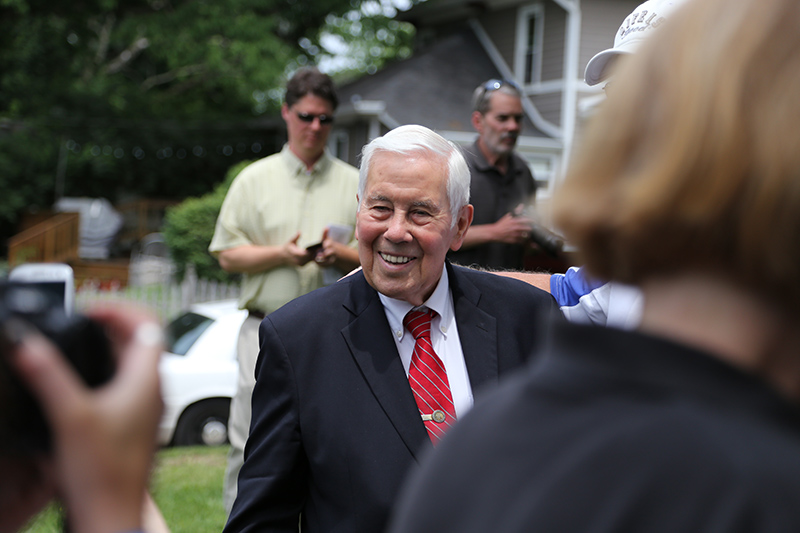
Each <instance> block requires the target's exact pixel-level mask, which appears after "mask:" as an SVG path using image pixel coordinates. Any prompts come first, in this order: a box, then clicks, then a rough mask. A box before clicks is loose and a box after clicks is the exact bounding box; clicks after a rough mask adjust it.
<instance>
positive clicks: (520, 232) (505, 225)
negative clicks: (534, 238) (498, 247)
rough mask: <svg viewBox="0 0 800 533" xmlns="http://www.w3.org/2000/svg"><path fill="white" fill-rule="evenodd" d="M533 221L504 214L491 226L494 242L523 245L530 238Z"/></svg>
mask: <svg viewBox="0 0 800 533" xmlns="http://www.w3.org/2000/svg"><path fill="white" fill-rule="evenodd" d="M532 225H533V220H531V219H530V218H528V217H526V216H524V215H514V214H512V213H506V214H505V215H504V216H503V217H502V218H501V219H500V220H498V221H497V222H495V223H494V224H492V227H493V228H492V229H493V232H494V237H495V238H494V240H495V241H497V242H503V243H506V244H524V243H525V242H527V241H528V239H529V238H530V234H531V233H530V232H531V226H532Z"/></svg>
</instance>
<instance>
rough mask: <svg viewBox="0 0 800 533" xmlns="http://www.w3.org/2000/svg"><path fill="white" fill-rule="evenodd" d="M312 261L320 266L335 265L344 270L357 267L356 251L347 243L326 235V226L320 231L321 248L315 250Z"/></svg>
mask: <svg viewBox="0 0 800 533" xmlns="http://www.w3.org/2000/svg"><path fill="white" fill-rule="evenodd" d="M314 261H315V262H316V263H317V265H319V266H320V267H329V266H334V265H335V266H337V267H339V268H340V269H342V270H344V271H349V270H352V269H353V268H356V267H358V264H359V260H358V251H357V250H355V249H353V248H351V247H350V246H348V245H347V244H344V243H341V242H339V241H335V240H333V239H331V238H330V237H329V236H328V228H325V231H323V232H322V248H320V249H319V250H318V251H317V254H316V255H315V256H314Z"/></svg>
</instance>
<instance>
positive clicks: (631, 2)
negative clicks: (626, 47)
mask: <svg viewBox="0 0 800 533" xmlns="http://www.w3.org/2000/svg"><path fill="white" fill-rule="evenodd" d="M639 4H641V2H640V1H639V0H593V1H589V2H587V1H586V0H584V1H583V2H581V18H582V19H583V24H581V47H580V62H579V64H580V65H581V71H580V73H579V76H580V77H581V78H583V71H584V69H585V68H586V64H587V63H588V62H589V60H590V59H591V58H592V57H593V56H594V55H595V54H596V53H598V52H600V51H602V50H605V49H606V48H611V47H612V46H614V35H615V34H616V32H617V30H618V29H619V26H620V24H621V23H622V21H623V20H624V19H625V17H627V16H628V15H630V14H631V12H632V11H633V10H634V9H636V6H638V5H639Z"/></svg>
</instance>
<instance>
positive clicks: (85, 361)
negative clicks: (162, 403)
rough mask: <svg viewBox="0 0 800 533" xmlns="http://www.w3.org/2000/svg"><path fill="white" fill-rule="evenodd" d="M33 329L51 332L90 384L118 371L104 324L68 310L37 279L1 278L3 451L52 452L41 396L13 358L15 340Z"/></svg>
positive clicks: (0, 430)
mask: <svg viewBox="0 0 800 533" xmlns="http://www.w3.org/2000/svg"><path fill="white" fill-rule="evenodd" d="M28 329H36V330H38V331H40V332H41V333H42V334H43V335H44V336H45V337H47V338H48V339H49V340H50V341H51V342H53V344H55V345H56V346H57V347H58V348H59V350H61V352H62V353H63V354H64V356H65V358H66V359H67V360H68V361H69V362H70V363H71V364H72V366H73V368H74V369H75V371H76V372H77V373H78V375H79V376H80V377H81V378H82V379H83V380H84V381H85V383H86V384H87V385H88V386H90V387H97V386H100V385H102V384H103V383H106V382H107V381H108V380H109V379H110V378H111V376H112V375H113V373H114V369H115V365H114V359H113V357H112V354H111V347H110V344H109V342H108V338H107V337H106V335H105V332H104V331H103V328H102V327H101V326H100V325H98V324H97V323H95V322H93V321H92V320H90V319H89V318H87V317H85V316H83V315H80V314H71V315H68V314H67V313H66V310H65V308H64V304H63V301H62V300H60V299H59V298H58V297H57V296H55V295H54V294H52V293H50V292H48V291H47V290H44V289H42V288H41V287H38V286H37V285H36V284H30V283H24V282H13V281H0V451H2V452H6V453H35V452H43V451H44V452H46V451H49V450H50V448H51V437H50V430H49V428H48V426H47V423H46V422H45V419H44V416H43V413H42V411H41V409H40V408H39V405H38V402H37V401H36V400H35V399H34V398H33V397H32V396H31V394H30V393H29V392H28V390H27V388H26V387H25V386H24V385H23V384H22V383H21V382H20V380H19V379H18V377H17V375H16V374H15V372H14V370H13V368H12V367H11V365H10V363H9V357H10V356H11V354H12V351H13V348H14V345H15V344H16V342H18V341H19V339H21V338H22V337H23V336H24V334H25V332H26V331H27V330H28Z"/></svg>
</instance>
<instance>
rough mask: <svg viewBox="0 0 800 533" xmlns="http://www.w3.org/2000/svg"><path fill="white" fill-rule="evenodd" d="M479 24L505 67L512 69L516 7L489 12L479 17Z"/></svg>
mask: <svg viewBox="0 0 800 533" xmlns="http://www.w3.org/2000/svg"><path fill="white" fill-rule="evenodd" d="M479 22H480V23H481V25H482V26H483V29H484V30H486V33H488V34H489V36H490V37H491V38H492V42H493V43H494V46H495V47H496V48H497V51H498V52H500V55H502V56H503V60H504V61H505V62H506V65H508V66H509V67H511V68H514V45H515V44H516V38H517V32H516V29H517V9H516V7H511V8H503V9H500V10H497V11H489V12H487V13H485V15H484V16H482V17H480V19H479Z"/></svg>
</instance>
